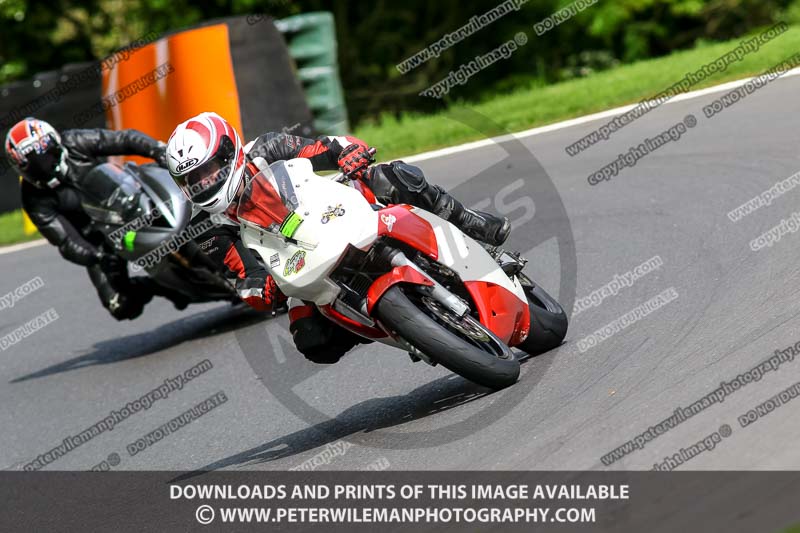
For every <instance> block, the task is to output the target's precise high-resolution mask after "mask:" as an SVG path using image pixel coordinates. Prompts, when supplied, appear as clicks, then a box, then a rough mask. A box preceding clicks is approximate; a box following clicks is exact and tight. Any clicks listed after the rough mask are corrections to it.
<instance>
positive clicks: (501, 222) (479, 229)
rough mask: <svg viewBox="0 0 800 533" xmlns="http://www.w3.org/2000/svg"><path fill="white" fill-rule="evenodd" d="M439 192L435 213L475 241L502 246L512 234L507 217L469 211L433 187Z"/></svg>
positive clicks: (437, 187)
mask: <svg viewBox="0 0 800 533" xmlns="http://www.w3.org/2000/svg"><path fill="white" fill-rule="evenodd" d="M431 189H435V190H436V191H437V192H438V198H437V199H436V201H435V202H434V204H433V209H432V211H433V213H434V214H436V215H438V216H440V217H442V218H443V219H445V220H447V221H448V222H451V223H452V224H454V225H455V226H456V227H457V228H458V229H460V230H461V231H463V232H464V233H466V234H467V235H469V236H470V237H472V238H473V239H475V240H476V241H480V242H484V243H486V244H489V245H491V246H500V245H501V244H503V243H504V242H506V239H508V235H509V234H510V233H511V223H510V222H509V221H508V219H507V218H506V217H496V216H494V215H491V214H489V213H486V212H483V211H475V210H473V209H468V208H466V207H464V205H463V204H462V203H461V202H459V201H458V200H456V199H455V198H453V197H452V196H451V195H450V194H449V193H448V192H447V191H445V190H444V189H442V188H441V187H439V186H436V185H434V186H432V187H431Z"/></svg>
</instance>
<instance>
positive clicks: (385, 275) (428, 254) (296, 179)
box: [238, 158, 567, 389]
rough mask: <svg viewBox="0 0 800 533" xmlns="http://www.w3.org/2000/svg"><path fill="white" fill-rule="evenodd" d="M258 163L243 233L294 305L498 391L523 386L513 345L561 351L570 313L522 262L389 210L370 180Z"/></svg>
mask: <svg viewBox="0 0 800 533" xmlns="http://www.w3.org/2000/svg"><path fill="white" fill-rule="evenodd" d="M254 163H255V164H256V166H257V168H258V169H259V170H260V172H259V173H258V174H257V175H256V176H255V177H254V178H253V179H252V180H251V181H250V183H249V184H248V186H247V187H246V189H245V191H244V193H243V195H242V197H241V199H240V202H239V210H238V218H239V221H240V224H241V235H242V239H243V241H244V244H245V245H246V246H248V247H249V248H251V249H253V250H255V251H256V252H257V253H258V254H259V255H260V256H261V258H262V260H263V261H264V263H265V264H266V265H269V269H270V271H271V273H272V275H273V276H274V278H275V282H276V283H277V285H278V287H279V288H280V289H281V291H283V293H284V294H286V295H287V296H289V297H292V298H299V299H301V300H304V301H306V302H312V303H314V304H315V305H316V306H317V308H318V309H319V310H320V312H321V313H322V314H323V315H325V316H326V317H327V318H329V319H330V320H332V321H333V322H334V323H336V324H338V325H340V326H341V327H343V328H346V329H348V330H350V331H352V332H353V333H356V334H358V335H361V336H362V337H365V338H367V339H372V340H375V341H378V342H382V343H384V344H387V345H390V346H394V347H397V348H400V349H401V350H404V351H406V352H408V353H409V354H410V355H411V358H412V360H414V361H418V360H423V361H425V362H426V363H428V364H430V365H436V364H437V363H440V364H442V365H443V366H445V367H446V368H448V369H450V370H452V371H453V372H455V373H457V374H460V375H461V376H463V377H465V378H466V379H469V380H470V381H473V382H475V383H478V384H480V385H484V386H487V387H490V388H494V389H500V388H503V387H507V386H509V385H511V384H513V383H515V382H516V381H517V379H518V377H519V371H520V368H519V361H518V360H517V359H516V357H515V356H514V354H513V353H512V352H511V350H510V348H509V347H516V348H519V349H521V350H523V351H525V352H528V353H530V354H538V353H541V352H544V351H547V350H550V349H552V348H554V347H556V346H559V345H560V344H561V342H562V341H563V339H564V336H565V335H566V332H567V316H566V314H565V313H564V310H563V309H562V308H561V306H560V305H559V304H558V302H556V301H555V300H554V299H553V298H551V297H550V296H549V295H548V294H547V293H546V292H545V291H544V290H542V289H541V288H540V287H538V286H537V285H535V284H534V283H533V282H532V281H531V280H530V279H529V278H528V277H526V276H525V275H524V274H523V273H522V269H523V268H524V266H525V263H526V260H525V259H522V258H521V257H520V256H519V254H516V253H508V252H505V251H503V250H500V249H497V248H491V247H489V248H485V247H484V246H483V245H481V244H479V243H478V242H476V241H474V240H473V239H471V238H470V237H468V236H467V235H465V234H464V233H462V232H461V230H459V229H458V228H456V227H455V226H454V225H452V224H450V223H449V222H447V221H445V220H443V219H441V218H439V217H437V216H436V215H434V214H432V213H429V212H427V211H425V210H423V209H419V208H417V207H412V206H410V205H390V206H382V205H379V204H378V202H377V201H376V200H375V197H374V195H373V194H372V192H371V191H370V190H369V189H368V188H366V186H364V184H363V183H362V182H360V181H351V180H349V179H348V178H346V177H344V176H343V175H341V174H338V175H337V176H334V177H333V178H331V177H322V176H318V175H316V174H315V173H314V172H313V170H312V167H311V163H310V162H309V161H308V160H307V159H293V160H290V161H278V162H276V163H273V164H271V165H269V166H268V165H267V164H266V161H264V160H263V159H261V158H257V159H256V160H255V162H254Z"/></svg>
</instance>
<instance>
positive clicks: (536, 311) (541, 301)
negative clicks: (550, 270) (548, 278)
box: [516, 273, 569, 355]
mask: <svg viewBox="0 0 800 533" xmlns="http://www.w3.org/2000/svg"><path fill="white" fill-rule="evenodd" d="M518 277H519V281H520V283H521V284H522V288H523V289H524V290H525V295H526V296H527V297H528V308H529V309H530V312H531V329H530V334H529V335H528V338H527V339H525V341H524V342H522V343H520V344H518V345H517V346H516V347H517V348H519V349H520V350H523V351H524V352H527V353H529V354H531V355H538V354H540V353H544V352H546V351H548V350H552V349H553V348H556V347H558V346H561V343H562V342H564V337H566V336H567V327H568V325H569V320H568V319H567V314H566V313H565V312H564V309H563V308H562V307H561V304H559V303H558V302H557V301H556V300H555V298H553V297H552V296H550V295H549V294H547V292H545V290H544V289H542V288H541V287H539V286H538V285H536V284H535V283H534V282H533V281H531V279H530V278H529V277H528V276H526V275H525V274H522V273H520V274H518Z"/></svg>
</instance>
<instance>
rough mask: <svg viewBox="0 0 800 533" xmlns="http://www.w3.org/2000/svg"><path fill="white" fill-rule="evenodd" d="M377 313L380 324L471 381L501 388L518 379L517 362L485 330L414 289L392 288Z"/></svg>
mask: <svg viewBox="0 0 800 533" xmlns="http://www.w3.org/2000/svg"><path fill="white" fill-rule="evenodd" d="M376 311H377V313H376V314H377V317H378V319H379V320H380V321H381V323H382V324H383V325H384V326H386V327H387V328H389V329H390V330H391V331H393V332H395V333H397V334H398V335H399V336H400V337H402V338H403V339H405V340H406V341H407V342H408V343H409V344H411V345H412V346H413V347H414V348H416V349H418V350H419V351H421V352H422V353H424V354H425V355H427V356H428V357H430V358H431V359H433V360H434V361H436V362H438V363H441V364H442V366H444V367H445V368H447V369H448V370H451V371H453V372H455V373H456V374H459V375H460V376H463V377H465V378H466V379H468V380H470V381H472V382H474V383H477V384H479V385H483V386H485V387H489V388H492V389H502V388H505V387H508V386H509V385H513V384H514V383H516V381H517V379H518V378H519V361H517V359H516V358H515V357H514V354H513V353H512V352H511V350H510V349H509V347H508V346H506V344H505V343H504V342H503V341H501V340H500V339H498V338H497V337H496V336H495V335H494V334H493V333H492V332H491V331H489V329H488V328H486V327H485V326H483V324H481V323H480V322H479V321H478V320H476V319H474V318H473V317H471V316H469V315H467V316H465V317H463V318H459V317H457V316H456V315H455V314H454V313H453V312H451V311H450V310H449V309H447V308H445V307H444V306H442V305H441V304H440V303H439V302H437V301H436V300H433V299H432V298H430V297H429V296H427V295H424V294H421V293H420V292H418V291H417V290H416V289H414V288H413V287H404V286H401V285H395V286H394V287H392V288H391V289H389V290H388V291H386V294H384V295H383V297H382V298H381V300H380V301H379V302H378V306H377V310H376Z"/></svg>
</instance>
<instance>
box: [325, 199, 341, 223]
mask: <svg viewBox="0 0 800 533" xmlns="http://www.w3.org/2000/svg"><path fill="white" fill-rule="evenodd" d="M344 213H345V211H344V207H342V204H336V207H334V206H331V205H329V206H328V209H326V210H325V212H324V213H322V220H321V221H320V222H322V223H323V224H327V223H328V222H330V221H331V220H333V219H334V218H337V217H342V216H344Z"/></svg>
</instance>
